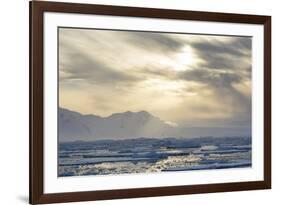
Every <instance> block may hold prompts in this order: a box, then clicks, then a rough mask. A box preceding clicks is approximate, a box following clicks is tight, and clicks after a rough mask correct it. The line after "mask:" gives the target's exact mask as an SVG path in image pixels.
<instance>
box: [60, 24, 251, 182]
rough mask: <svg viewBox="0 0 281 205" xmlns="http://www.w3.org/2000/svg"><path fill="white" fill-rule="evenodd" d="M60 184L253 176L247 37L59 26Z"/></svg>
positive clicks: (249, 66)
mask: <svg viewBox="0 0 281 205" xmlns="http://www.w3.org/2000/svg"><path fill="white" fill-rule="evenodd" d="M57 38H58V45H57V46H58V68H57V69H58V111H57V112H58V177H75V176H88V175H95V176H96V175H121V174H123V175H124V174H149V173H154V174H157V173H161V172H162V173H163V172H165V173H169V172H189V171H193V172H196V171H200V170H215V169H247V168H251V167H252V37H251V36H238V35H215V34H212V35H211V34H200V33H199V34H193V33H176V32H159V31H137V30H113V29H111V30H110V29H96V28H79V27H58V28H57Z"/></svg>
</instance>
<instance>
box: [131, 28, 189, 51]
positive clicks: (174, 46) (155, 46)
mask: <svg viewBox="0 0 281 205" xmlns="http://www.w3.org/2000/svg"><path fill="white" fill-rule="evenodd" d="M126 34H127V42H129V43H131V44H134V45H135V46H138V47H140V48H142V49H144V50H148V51H149V50H154V51H155V50H156V51H162V52H176V51H178V50H180V49H181V48H182V47H183V46H184V43H183V42H182V41H181V40H180V39H177V38H174V37H173V36H171V35H170V36H169V35H167V34H161V33H146V32H127V33H126Z"/></svg>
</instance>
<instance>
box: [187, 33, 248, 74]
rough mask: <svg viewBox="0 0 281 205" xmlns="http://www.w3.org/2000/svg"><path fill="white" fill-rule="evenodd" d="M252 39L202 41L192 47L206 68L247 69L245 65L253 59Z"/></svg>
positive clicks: (233, 38)
mask: <svg viewBox="0 0 281 205" xmlns="http://www.w3.org/2000/svg"><path fill="white" fill-rule="evenodd" d="M251 42H252V40H251V38H248V37H232V38H231V37H229V40H227V41H220V40H216V39H214V40H211V41H210V40H201V41H194V42H191V46H192V48H193V49H194V51H195V53H196V54H197V55H198V57H199V58H200V59H202V61H203V62H202V63H201V64H200V66H204V67H206V68H209V69H228V70H229V69H234V70H240V69H244V68H245V63H247V61H249V59H251V46H252V45H251V44H252V43H251Z"/></svg>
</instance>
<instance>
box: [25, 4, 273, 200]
mask: <svg viewBox="0 0 281 205" xmlns="http://www.w3.org/2000/svg"><path fill="white" fill-rule="evenodd" d="M29 3H30V40H29V41H30V177H29V178H30V203H31V204H44V203H57V202H75V201H91V200H105V199H120V198H136V197H152V196H164V195H182V194H198V193H211V192H226V191H242V190H254V189H270V188H271V17H270V16H257V15H245V14H242V15H241V14H225V13H211V12H198V11H182V10H165V9H154V8H153V9H152V8H135V7H119V6H103V5H91V4H76V3H75V4H74V3H58V2H40V1H32V2H29ZM44 12H63V13H82V14H100V15H111V16H133V17H149V18H160V19H161V18H162V19H183V20H196V21H214V22H229V23H246V24H260V25H263V27H264V180H263V181H251V182H239V183H221V184H204V185H186V186H171V187H151V188H137V189H121V190H109V191H87V192H73V193H55V194H44V192H43V183H44V181H43V175H44V173H43V120H44V118H43V106H44V105H43V96H44V92H43V81H44V76H43V60H44V59H43V13H44Z"/></svg>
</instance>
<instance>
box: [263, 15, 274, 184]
mask: <svg viewBox="0 0 281 205" xmlns="http://www.w3.org/2000/svg"><path fill="white" fill-rule="evenodd" d="M271 35H272V34H271V16H267V17H266V19H265V22H264V182H265V188H266V189H271V184H272V179H271V178H272V176H271V175H272V173H271V172H272V156H271V155H272V154H271V152H272V151H271V147H272V146H271V143H272V141H271V140H272V139H271V138H272V136H271Z"/></svg>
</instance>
